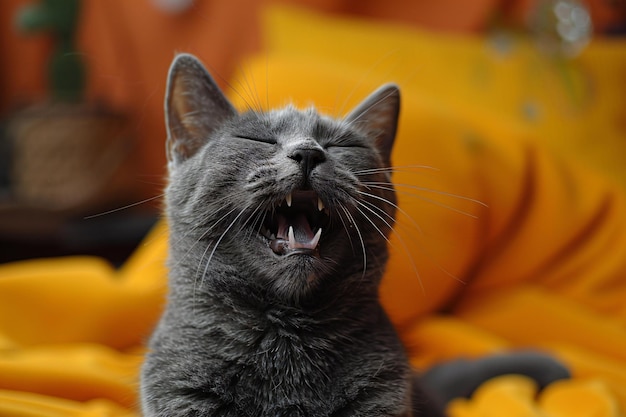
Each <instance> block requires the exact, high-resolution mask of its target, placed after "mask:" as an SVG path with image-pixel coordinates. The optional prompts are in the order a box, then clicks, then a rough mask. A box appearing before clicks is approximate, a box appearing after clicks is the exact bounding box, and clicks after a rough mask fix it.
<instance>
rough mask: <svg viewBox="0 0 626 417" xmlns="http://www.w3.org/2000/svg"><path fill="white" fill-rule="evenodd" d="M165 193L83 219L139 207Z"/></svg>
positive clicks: (86, 217)
mask: <svg viewBox="0 0 626 417" xmlns="http://www.w3.org/2000/svg"><path fill="white" fill-rule="evenodd" d="M164 195H165V194H164V193H161V194H159V195H155V196H154V197H150V198H146V199H145V200H141V201H137V202H136V203H131V204H127V205H125V206H123V207H118V208H114V209H112V210H107V211H103V212H102V213H97V214H92V215H90V216H85V217H83V220H89V219H94V218H96V217H101V216H106V215H108V214H112V213H117V212H118V211H122V210H127V209H129V208H132V207H137V206H139V205H141V204H145V203H149V202H150V201H154V200H157V199H159V198H162V197H163V196H164Z"/></svg>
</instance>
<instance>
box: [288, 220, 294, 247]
mask: <svg viewBox="0 0 626 417" xmlns="http://www.w3.org/2000/svg"><path fill="white" fill-rule="evenodd" d="M288 236H289V247H290V248H292V249H295V247H296V236H295V235H294V234H293V226H289V233H288Z"/></svg>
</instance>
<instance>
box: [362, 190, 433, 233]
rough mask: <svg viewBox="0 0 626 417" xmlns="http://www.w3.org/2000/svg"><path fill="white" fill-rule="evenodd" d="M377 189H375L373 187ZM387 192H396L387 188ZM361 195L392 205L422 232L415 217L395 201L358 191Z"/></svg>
mask: <svg viewBox="0 0 626 417" xmlns="http://www.w3.org/2000/svg"><path fill="white" fill-rule="evenodd" d="M373 188H375V187H373ZM386 190H388V191H394V189H393V188H387V189H386ZM358 193H359V194H361V195H364V196H367V197H370V198H374V199H376V200H378V201H382V202H383V203H385V204H388V205H390V206H391V207H393V208H395V209H396V210H397V211H398V213H401V214H402V215H404V216H405V217H406V218H407V219H409V220H410V221H411V223H413V225H414V226H415V228H416V229H417V230H418V231H419V232H420V233H421V232H422V228H421V227H420V226H419V224H417V222H415V220H414V219H413V217H412V216H411V215H410V214H409V213H407V212H406V210H404V209H403V208H401V207H400V206H399V205H398V204H396V203H394V202H393V201H390V200H388V199H386V198H384V197H381V196H378V195H376V194H371V193H366V192H365V191H360V190H359V191H358Z"/></svg>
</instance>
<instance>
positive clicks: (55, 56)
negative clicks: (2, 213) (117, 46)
mask: <svg viewBox="0 0 626 417" xmlns="http://www.w3.org/2000/svg"><path fill="white" fill-rule="evenodd" d="M79 18H80V1H79V0H40V1H38V2H35V3H33V4H31V5H28V6H25V7H24V8H22V9H21V10H20V11H19V12H18V14H17V16H16V23H17V27H18V29H19V30H21V31H22V32H24V33H27V34H32V33H40V32H45V33H46V34H50V35H51V36H52V38H53V41H54V45H53V50H52V53H51V57H50V59H49V61H48V66H47V68H46V73H47V79H48V88H49V98H48V99H47V100H46V101H45V102H41V103H37V104H34V105H31V106H29V107H28V108H25V109H23V110H21V111H20V112H18V113H17V114H15V115H14V116H13V117H12V119H11V121H10V122H9V129H8V131H9V136H10V138H11V139H12V141H13V164H12V165H13V168H12V176H11V180H12V188H13V190H14V194H15V196H16V199H17V200H18V201H19V202H20V203H22V204H28V205H30V206H37V207H41V208H43V209H46V210H53V211H57V212H63V211H65V212H68V211H69V212H81V213H84V212H86V211H88V210H90V209H102V208H106V206H107V205H108V206H114V205H117V204H120V199H122V200H123V199H124V197H127V196H128V195H129V193H130V192H131V190H130V188H129V181H128V180H127V179H128V175H129V171H130V170H131V169H132V167H131V164H130V158H129V154H130V151H131V147H132V141H131V140H130V137H129V134H128V129H127V126H128V123H126V118H125V117H123V116H121V115H119V114H115V113H113V112H111V111H107V110H105V109H104V108H102V107H98V106H95V105H93V104H90V103H87V102H86V101H85V99H84V97H85V85H86V79H87V77H86V68H85V62H84V57H83V55H82V54H81V53H80V52H78V51H77V50H76V47H75V40H76V32H77V27H78V23H79Z"/></svg>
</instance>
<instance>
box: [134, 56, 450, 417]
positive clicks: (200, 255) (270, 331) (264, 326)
mask: <svg viewBox="0 0 626 417" xmlns="http://www.w3.org/2000/svg"><path fill="white" fill-rule="evenodd" d="M399 104H400V95H399V91H398V88H397V87H396V86H395V85H385V86H383V87H381V88H380V89H378V90H377V91H375V92H374V93H372V94H371V95H370V96H369V97H368V98H366V99H365V100H364V101H363V102H362V103H361V104H360V105H358V106H357V107H356V108H355V109H354V110H353V111H352V112H351V113H349V115H348V116H347V117H345V118H344V119H343V120H335V119H332V118H329V117H326V116H323V115H320V114H318V113H317V112H316V111H315V110H314V109H309V110H306V111H298V110H296V109H294V108H292V107H286V108H284V109H281V110H276V111H269V112H261V111H248V112H245V113H239V112H237V111H236V110H235V109H234V108H233V106H232V105H231V104H230V103H229V101H228V100H227V99H226V98H225V97H224V95H223V94H222V92H221V91H220V90H219V88H218V87H217V86H216V84H215V82H214V81H213V79H212V78H211V76H210V75H209V74H208V73H207V72H206V70H205V69H204V67H203V66H202V64H201V63H200V62H199V61H198V60H197V59H195V58H194V57H193V56H190V55H179V56H178V57H177V58H176V59H175V60H174V62H173V64H172V67H171V69H170V74H169V80H168V86H167V96H166V118H167V129H168V141H167V152H168V162H169V185H168V187H167V189H166V194H165V195H166V215H167V220H168V223H169V227H170V238H169V239H170V241H169V269H170V273H169V285H170V287H169V296H168V302H167V306H166V309H165V312H164V314H163V316H162V318H161V321H160V323H159V324H158V326H157V328H156V330H155V333H154V335H153V337H152V339H151V342H150V346H149V347H150V351H149V353H148V354H147V357H146V360H145V364H144V366H143V369H142V380H141V397H142V407H143V412H144V414H145V415H146V416H254V417H261V416H272V417H279V416H290V417H295V416H314V417H321V416H377V417H378V416H428V417H433V416H441V415H442V414H441V412H440V409H439V407H438V405H437V403H436V402H435V401H433V400H432V399H431V398H430V397H429V396H428V395H426V394H425V393H424V392H422V390H421V388H420V387H419V385H418V384H417V380H416V379H415V378H414V376H413V374H412V371H411V369H410V367H409V365H408V362H407V358H406V355H405V352H404V349H403V347H402V345H401V343H400V341H399V339H398V336H397V334H396V332H395V330H394V328H393V326H392V325H391V323H390V322H389V319H388V318H387V316H386V314H385V312H384V311H383V309H382V307H381V305H380V304H379V300H378V287H379V283H380V280H381V278H382V275H383V272H384V270H385V264H386V262H387V258H388V252H387V244H386V243H387V242H386V241H387V238H388V236H389V234H390V232H391V228H392V226H393V224H394V215H395V209H396V197H395V192H394V190H393V187H392V185H391V179H390V172H391V169H390V167H391V162H390V154H391V149H392V145H393V141H394V137H395V133H396V125H397V120H398V113H399ZM381 184H385V185H384V186H380V185H381ZM370 185H371V186H370ZM455 369H456V368H455ZM447 380H448V379H445V381H444V383H445V382H446V381H447ZM437 383H440V382H439V381H437ZM440 385H441V383H440Z"/></svg>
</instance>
